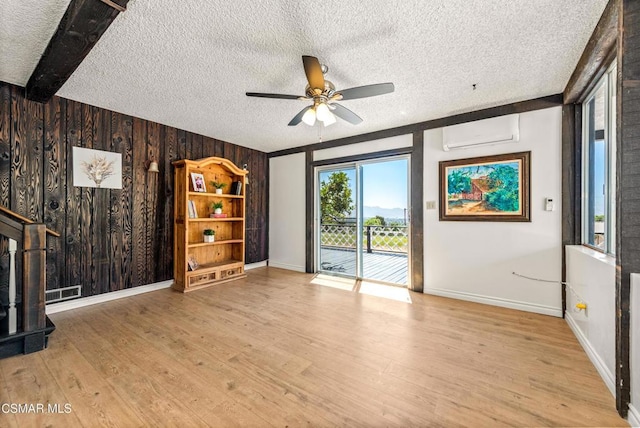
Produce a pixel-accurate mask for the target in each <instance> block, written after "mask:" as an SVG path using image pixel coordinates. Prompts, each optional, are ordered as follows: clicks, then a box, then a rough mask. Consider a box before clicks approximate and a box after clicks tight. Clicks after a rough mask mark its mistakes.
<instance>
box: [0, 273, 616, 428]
mask: <svg viewBox="0 0 640 428" xmlns="http://www.w3.org/2000/svg"><path fill="white" fill-rule="evenodd" d="M314 277H315V276H314V275H311V274H302V273H295V272H289V271H284V270H281V269H276V268H260V269H255V270H251V271H249V272H248V276H247V278H245V279H242V280H238V281H233V282H229V283H225V284H220V285H218V286H216V287H211V288H208V289H203V290H199V291H198V292H194V293H189V294H186V295H185V294H181V293H176V292H172V291H170V290H159V291H155V292H152V293H147V294H143V295H138V296H133V297H129V298H126V299H121V300H116V301H112V302H108V303H104V304H100V305H95V306H89V307H86V308H82V309H77V310H73V311H68V312H63V313H58V314H54V315H52V319H53V321H54V322H55V323H56V324H57V330H56V331H55V332H54V333H53V335H52V336H51V338H50V347H49V348H48V349H47V350H45V351H43V352H40V353H37V354H33V355H27V356H20V357H14V358H9V359H4V360H0V381H2V383H3V385H0V400H5V401H6V400H11V401H14V400H26V401H33V400H44V399H46V397H49V396H58V394H60V396H63V397H65V400H67V401H68V402H70V403H71V404H72V407H73V412H72V416H73V417H75V418H76V419H73V420H71V422H70V423H69V425H64V426H74V425H82V426H87V427H92V426H96V425H102V426H144V425H146V426H150V425H151V426H170V425H179V426H204V425H209V426H216V427H217V426H223V427H224V426H251V427H254V426H257V427H262V426H291V427H293V426H296V427H297V426H314V427H315V426H350V427H351V426H363V427H364V426H367V427H369V426H398V427H409V426H420V427H423V426H430V427H447V428H448V427H468V426H472V427H478V426H480V427H484V426H487V427H496V426H627V423H626V421H624V420H623V419H621V418H620V417H619V416H618V415H617V413H616V411H615V403H614V400H613V398H612V396H611V394H610V393H609V391H608V390H607V388H606V386H605V385H604V383H603V382H602V380H601V379H600V377H599V375H598V373H597V372H596V370H595V368H594V367H593V365H592V364H591V363H590V361H589V359H588V357H587V356H586V354H585V353H584V351H583V350H582V348H581V347H580V345H579V343H578V342H577V340H576V338H575V336H574V335H573V333H572V332H571V330H570V329H569V327H568V326H567V324H566V322H565V321H564V320H562V319H558V318H553V317H548V316H543V315H537V314H531V313H524V312H519V311H515V310H510V309H504V308H497V307H492V306H485V305H480V304H476V303H471V302H463V301H457V300H451V299H446V298H441V297H435V296H428V295H423V294H416V293H410V294H409V297H410V302H403V301H398V300H393V299H385V298H382V297H377V296H373V295H366V294H362V293H361V292H360V291H361V290H360V289H359V288H358V287H353V288H352V289H350V290H349V291H346V290H341V289H338V288H334V287H330V286H323V285H319V284H318V283H314ZM327 281H329V282H330V281H331V279H330V278H329V279H328V280H327ZM325 283H326V282H325ZM347 288H349V287H347ZM393 289H395V290H398V288H397V287H395V288H393ZM393 289H390V291H393ZM405 292H406V290H405ZM16 367H18V368H22V371H20V372H16V370H17V369H16ZM34 379H37V384H36V383H35V382H36V381H35V380H34ZM38 385H39V386H38ZM34 388H35V389H34ZM4 416H5V415H0V418H2V417H4ZM20 416H21V417H22V416H25V417H26V418H22V419H20V420H17V419H16V418H15V417H13V416H12V415H8V416H7V417H5V418H4V419H0V426H5V425H6V426H34V425H42V426H45V425H51V426H57V425H60V423H59V422H57V421H59V419H58V420H56V419H55V417H57V416H55V417H54V415H20ZM30 418H31V419H30ZM31 422H33V423H31Z"/></svg>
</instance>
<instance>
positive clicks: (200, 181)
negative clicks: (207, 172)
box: [191, 172, 207, 192]
mask: <svg viewBox="0 0 640 428" xmlns="http://www.w3.org/2000/svg"><path fill="white" fill-rule="evenodd" d="M191 181H192V182H193V191H194V192H206V191H207V187H206V185H205V184H204V175H202V174H199V173H197V172H192V173H191Z"/></svg>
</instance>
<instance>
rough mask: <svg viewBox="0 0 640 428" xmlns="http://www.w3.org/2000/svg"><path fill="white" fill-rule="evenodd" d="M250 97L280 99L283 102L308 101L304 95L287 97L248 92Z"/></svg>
mask: <svg viewBox="0 0 640 428" xmlns="http://www.w3.org/2000/svg"><path fill="white" fill-rule="evenodd" d="M247 96H248V97H259V98H278V99H282V100H298V99H303V100H304V99H307V97H304V96H302V95H286V94H263V93H260V92H247Z"/></svg>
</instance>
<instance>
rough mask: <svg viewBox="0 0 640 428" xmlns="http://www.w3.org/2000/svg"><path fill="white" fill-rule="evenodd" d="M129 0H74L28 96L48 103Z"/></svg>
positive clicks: (49, 46) (33, 75) (48, 48)
mask: <svg viewBox="0 0 640 428" xmlns="http://www.w3.org/2000/svg"><path fill="white" fill-rule="evenodd" d="M128 2H129V0H71V3H69V7H68V8H67V11H66V12H65V14H64V16H63V17H62V20H61V21H60V24H59V25H58V29H57V30H56V32H55V33H54V34H53V36H52V37H51V40H50V41H49V45H47V48H46V49H45V51H44V53H43V54H42V57H41V58H40V62H38V65H37V66H36V68H35V70H34V71H33V73H32V74H31V77H30V78H29V81H28V82H27V88H26V96H27V98H28V99H30V100H33V101H38V102H47V101H49V99H51V97H53V95H55V93H56V92H58V90H59V89H60V88H61V87H62V85H64V83H65V82H66V81H67V79H69V77H70V76H71V75H72V74H73V72H74V71H75V70H76V68H78V66H79V65H80V63H81V62H82V60H83V59H84V58H85V57H86V56H87V55H88V54H89V52H90V51H91V49H92V48H93V47H94V46H95V44H96V43H97V42H98V40H100V37H102V35H103V34H104V32H105V31H107V28H109V26H110V25H111V23H112V22H113V21H114V20H115V19H116V17H117V16H118V14H120V12H121V11H124V10H126V6H127V3H128Z"/></svg>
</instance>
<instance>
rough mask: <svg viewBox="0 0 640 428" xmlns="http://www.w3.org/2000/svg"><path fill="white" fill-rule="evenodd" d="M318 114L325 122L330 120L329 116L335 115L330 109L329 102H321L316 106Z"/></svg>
mask: <svg viewBox="0 0 640 428" xmlns="http://www.w3.org/2000/svg"><path fill="white" fill-rule="evenodd" d="M316 116H317V117H318V120H319V121H321V122H324V121H326V120H329V117H331V116H333V114H332V113H331V111H330V110H329V107H328V106H327V104H325V103H320V104H318V105H317V106H316ZM334 121H335V119H334Z"/></svg>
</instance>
